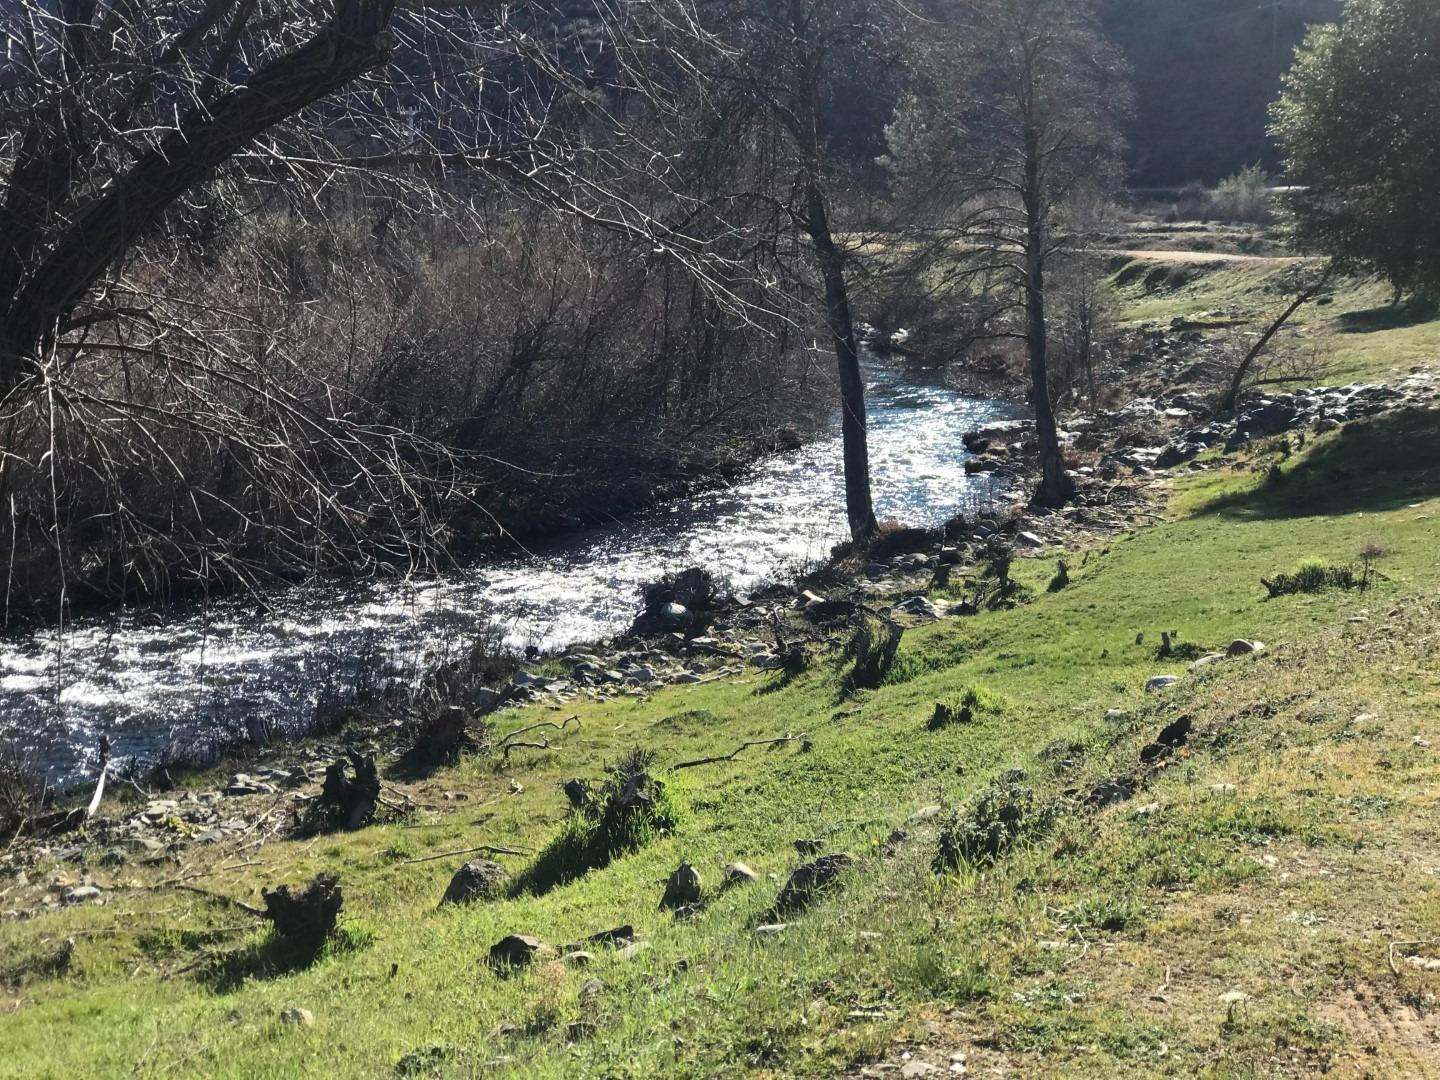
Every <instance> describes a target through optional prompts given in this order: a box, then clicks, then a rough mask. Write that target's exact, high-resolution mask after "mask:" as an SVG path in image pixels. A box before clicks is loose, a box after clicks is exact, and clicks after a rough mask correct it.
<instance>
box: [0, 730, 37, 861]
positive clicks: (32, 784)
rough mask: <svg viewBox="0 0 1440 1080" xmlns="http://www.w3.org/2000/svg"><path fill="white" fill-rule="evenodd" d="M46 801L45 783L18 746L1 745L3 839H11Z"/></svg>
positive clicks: (0, 833) (0, 819) (0, 837)
mask: <svg viewBox="0 0 1440 1080" xmlns="http://www.w3.org/2000/svg"><path fill="white" fill-rule="evenodd" d="M44 801H45V782H44V780H43V779H42V778H41V776H40V772H39V770H38V769H36V768H35V765H34V763H33V762H32V761H31V760H30V758H29V757H28V756H27V755H26V754H25V753H24V752H23V751H22V750H21V749H20V748H19V747H17V746H14V745H11V744H8V743H6V744H0V840H9V839H10V838H11V837H13V836H14V835H15V834H16V833H18V832H19V831H20V830H21V829H22V828H24V826H25V823H26V822H27V821H29V820H32V819H33V818H34V817H35V815H36V814H37V813H39V812H40V808H41V806H42V805H43V803H44Z"/></svg>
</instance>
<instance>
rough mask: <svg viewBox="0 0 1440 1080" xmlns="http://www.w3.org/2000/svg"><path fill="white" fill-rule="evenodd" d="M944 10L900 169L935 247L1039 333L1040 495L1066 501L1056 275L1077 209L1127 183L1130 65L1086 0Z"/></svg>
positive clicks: (1008, 314)
mask: <svg viewBox="0 0 1440 1080" xmlns="http://www.w3.org/2000/svg"><path fill="white" fill-rule="evenodd" d="M934 15H935V18H936V21H937V29H936V31H935V34H934V38H933V40H934V44H933V46H932V48H931V50H930V52H929V54H928V55H927V56H926V57H925V58H924V60H923V61H922V62H923V64H924V66H925V67H926V69H927V70H928V71H929V72H930V82H931V90H930V92H929V93H927V94H926V95H924V96H923V97H921V98H917V99H914V100H912V102H911V103H910V106H909V110H910V113H911V115H910V116H908V117H902V118H901V119H900V120H899V121H897V124H896V131H897V133H899V134H902V135H903V136H904V138H903V141H901V144H900V145H898V146H897V147H895V148H894V151H895V154H894V156H895V160H896V166H897V169H898V171H899V173H900V174H901V180H902V187H903V188H904V189H905V192H906V197H907V198H909V199H910V200H911V201H912V204H913V205H914V206H915V207H916V213H917V216H918V217H919V219H920V220H921V221H922V222H924V223H925V225H927V226H928V228H924V227H922V228H921V229H920V230H919V232H920V233H921V234H922V235H923V234H928V236H929V238H930V241H931V243H930V246H929V250H930V251H932V252H934V253H935V254H936V257H941V258H944V259H948V260H950V261H951V262H952V264H953V265H955V266H956V269H955V271H954V272H955V273H956V274H957V276H958V277H960V278H962V279H963V280H966V281H968V282H969V283H970V285H969V287H970V288H972V289H974V290H975V291H977V292H979V293H982V294H984V295H986V296H988V297H992V298H998V299H1000V300H1001V302H1000V303H996V304H994V305H993V307H992V311H991V316H992V318H993V319H995V320H997V321H998V323H999V324H1000V325H1001V330H1000V331H999V332H1001V333H1005V332H1009V333H1014V334H1016V335H1017V336H1021V337H1023V338H1024V340H1025V342H1026V347H1027V352H1028V357H1029V366H1030V382H1031V397H1032V399H1033V403H1034V407H1035V423H1036V431H1037V435H1038V439H1039V443H1040V466H1041V478H1040V483H1039V485H1038V487H1037V489H1036V491H1035V494H1034V500H1033V501H1034V502H1035V503H1036V504H1037V505H1040V506H1051V507H1053V506H1060V505H1062V504H1064V503H1065V502H1066V501H1068V500H1069V499H1070V498H1071V497H1072V496H1073V494H1074V485H1073V483H1072V482H1071V481H1070V479H1069V477H1068V476H1067V475H1066V471H1065V462H1064V459H1063V456H1062V454H1061V450H1060V443H1059V439H1058V436H1057V432H1056V424H1055V415H1054V408H1053V404H1052V400H1051V391H1050V364H1049V357H1048V354H1047V347H1048V335H1049V322H1048V319H1047V312H1046V300H1047V290H1046V275H1047V271H1048V270H1049V269H1050V267H1051V263H1052V260H1053V259H1054V258H1055V257H1056V256H1057V255H1058V254H1062V253H1064V252H1066V251H1067V250H1070V249H1071V248H1073V245H1074V243H1075V240H1074V236H1073V234H1072V232H1071V231H1070V230H1069V229H1068V228H1067V227H1066V224H1065V210H1066V207H1067V206H1068V205H1070V204H1071V203H1072V202H1073V201H1074V200H1075V199H1076V198H1077V196H1080V195H1082V194H1085V195H1086V196H1087V197H1093V195H1094V193H1095V192H1096V191H1103V190H1104V189H1105V188H1107V187H1109V186H1113V185H1116V184H1118V182H1119V179H1120V165H1121V161H1120V151H1121V139H1120V134H1119V118H1120V117H1121V116H1122V115H1123V113H1124V111H1125V108H1126V106H1127V101H1128V93H1127V90H1126V88H1125V83H1124V79H1123V72H1122V69H1121V65H1120V62H1119V60H1118V58H1117V55H1116V53H1115V51H1114V50H1113V48H1111V47H1110V46H1109V45H1108V44H1107V43H1106V42H1105V41H1104V39H1103V38H1102V37H1101V35H1100V33H1099V30H1098V27H1097V24H1096V20H1095V15H1094V12H1093V11H1092V9H1091V6H1090V4H1089V3H1088V2H1087V0H955V2H953V3H951V2H942V3H940V4H938V5H937V6H936V7H935V9H934ZM1006 327H1013V329H1009V330H1006V329H1005V328H1006Z"/></svg>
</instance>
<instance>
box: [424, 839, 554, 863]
mask: <svg viewBox="0 0 1440 1080" xmlns="http://www.w3.org/2000/svg"><path fill="white" fill-rule="evenodd" d="M482 851H483V852H484V853H485V854H487V855H529V854H530V853H529V852H528V851H522V850H521V849H519V848H508V847H499V846H497V845H495V844H481V845H480V846H479V847H471V848H460V849H459V850H458V851H442V852H440V853H439V854H438V855H422V856H421V857H420V858H418V859H406V860H405V861H404V862H402V863H401V864H400V865H401V866H413V865H414V864H415V863H422V862H434V861H435V860H436V859H448V858H451V857H452V856H454V855H476V854H479V853H480V852H482Z"/></svg>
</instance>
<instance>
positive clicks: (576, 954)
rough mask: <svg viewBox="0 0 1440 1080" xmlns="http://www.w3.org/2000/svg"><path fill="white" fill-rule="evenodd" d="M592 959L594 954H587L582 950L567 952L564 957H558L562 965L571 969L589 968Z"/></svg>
mask: <svg viewBox="0 0 1440 1080" xmlns="http://www.w3.org/2000/svg"><path fill="white" fill-rule="evenodd" d="M594 959H595V954H594V953H588V952H586V951H585V950H584V949H576V950H574V951H573V952H567V953H566V954H565V955H564V956H562V957H560V960H561V962H562V963H564V964H566V965H568V966H569V967H573V968H583V967H589V966H590V964H591V962H592V961H594Z"/></svg>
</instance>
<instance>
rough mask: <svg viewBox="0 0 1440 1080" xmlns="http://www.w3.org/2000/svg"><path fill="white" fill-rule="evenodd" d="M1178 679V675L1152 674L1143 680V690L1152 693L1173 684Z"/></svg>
mask: <svg viewBox="0 0 1440 1080" xmlns="http://www.w3.org/2000/svg"><path fill="white" fill-rule="evenodd" d="M1179 681H1180V676H1179V675H1152V676H1150V678H1148V679H1146V680H1145V691H1146V693H1150V694H1153V693H1155V692H1156V691H1159V690H1164V689H1165V688H1166V687H1170V686H1174V685H1175V684H1176V683H1178V682H1179Z"/></svg>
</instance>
